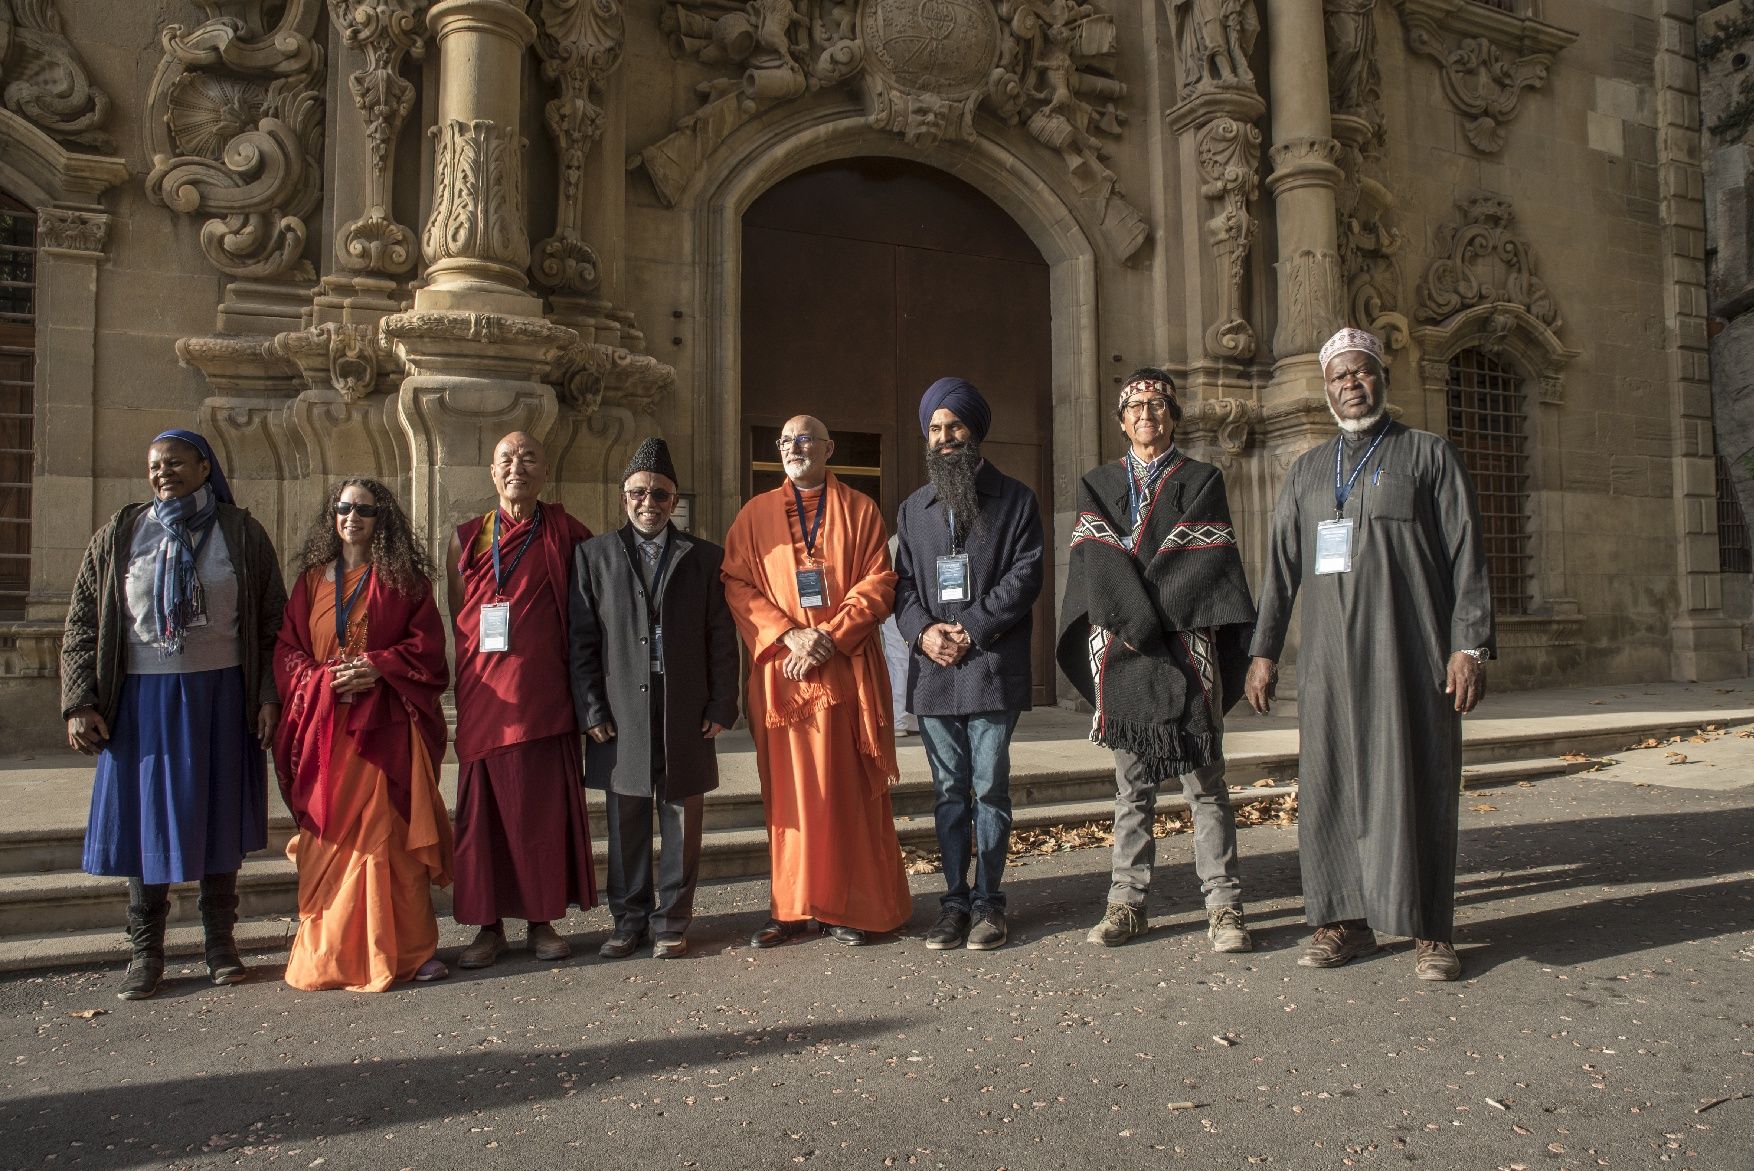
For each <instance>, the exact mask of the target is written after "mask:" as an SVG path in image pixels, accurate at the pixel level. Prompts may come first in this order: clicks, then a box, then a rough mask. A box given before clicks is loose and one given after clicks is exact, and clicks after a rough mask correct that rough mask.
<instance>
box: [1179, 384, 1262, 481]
mask: <svg viewBox="0 0 1754 1171" xmlns="http://www.w3.org/2000/svg"><path fill="white" fill-rule="evenodd" d="M1263 417H1264V416H1263V413H1262V410H1261V404H1260V403H1257V402H1252V401H1250V400H1248V399H1240V398H1209V399H1201V400H1199V401H1198V402H1194V403H1190V404H1188V407H1187V409H1186V410H1185V411H1184V412H1183V413H1182V421H1181V423H1180V425H1179V426H1178V427H1177V429H1176V438H1177V441H1178V442H1180V443H1182V444H1183V445H1184V446H1201V445H1206V444H1210V445H1213V446H1215V447H1217V448H1218V450H1219V452H1220V461H1221V463H1222V464H1223V466H1225V467H1227V468H1228V467H1229V466H1230V465H1232V464H1234V463H1235V462H1236V460H1237V459H1238V458H1239V457H1240V456H1241V455H1242V453H1243V451H1244V449H1245V448H1247V447H1248V442H1249V435H1250V433H1251V432H1252V431H1253V430H1254V429H1255V428H1256V427H1258V426H1260V424H1261V421H1262V419H1263Z"/></svg>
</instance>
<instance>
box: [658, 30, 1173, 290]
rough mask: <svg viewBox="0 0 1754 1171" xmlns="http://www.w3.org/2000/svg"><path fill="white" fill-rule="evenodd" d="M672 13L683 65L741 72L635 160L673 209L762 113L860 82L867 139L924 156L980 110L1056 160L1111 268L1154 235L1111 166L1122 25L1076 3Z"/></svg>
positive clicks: (963, 135) (1121, 91)
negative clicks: (874, 131) (873, 136)
mask: <svg viewBox="0 0 1754 1171" xmlns="http://www.w3.org/2000/svg"><path fill="white" fill-rule="evenodd" d="M726 8H727V5H725V4H723V3H721V2H720V0H672V2H671V4H670V6H669V7H668V8H667V9H666V10H665V13H664V27H665V28H666V29H667V30H668V31H669V32H670V33H671V36H672V43H673V45H674V47H675V48H676V50H677V51H678V52H679V53H683V54H687V55H691V56H694V57H696V58H697V59H699V60H700V61H701V62H703V63H705V64H708V65H715V66H721V67H722V66H727V65H729V66H736V67H741V69H742V71H743V72H742V75H741V77H739V78H737V79H734V80H733V79H720V80H714V81H710V82H707V83H706V84H705V85H703V86H702V87H701V96H702V97H703V99H704V104H703V105H702V106H701V108H700V109H699V110H697V111H695V112H694V113H692V114H690V115H688V116H686V117H684V118H683V119H681V120H680V121H679V122H678V123H677V125H676V129H675V131H674V132H672V133H671V134H670V135H668V136H667V137H666V138H664V139H663V140H661V141H660V142H657V143H655V144H653V145H652V146H649V147H647V148H646V149H645V150H643V151H641V152H640V153H639V154H638V155H635V156H634V157H632V158H630V159H629V160H628V167H629V169H633V168H636V167H644V168H645V170H646V172H647V174H648V175H650V176H651V179H652V183H653V186H654V187H655V188H656V189H657V192H658V197H659V198H660V199H661V200H663V202H664V203H665V204H667V205H670V206H674V205H675V204H676V203H677V202H678V201H679V200H680V199H681V198H682V197H683V195H684V193H685V192H686V190H687V187H688V185H689V183H690V181H691V180H692V179H693V177H694V175H695V173H696V172H697V171H698V170H699V168H700V166H701V164H702V163H703V162H704V161H705V159H706V158H707V156H708V155H709V154H711V153H712V151H713V150H714V149H715V148H716V147H717V146H718V145H719V144H720V143H721V142H723V141H724V140H725V139H726V138H727V137H728V136H729V135H730V134H731V133H732V132H733V131H735V130H736V129H737V128H738V127H739V126H741V125H743V123H745V122H746V121H748V120H749V119H750V118H752V117H754V116H755V114H756V113H757V112H759V111H760V110H761V109H763V108H765V107H768V106H772V105H774V104H777V103H780V102H784V101H790V100H792V99H795V98H798V97H800V96H802V95H803V94H804V93H805V92H807V91H810V90H817V89H822V88H826V87H831V86H835V85H839V84H842V83H844V82H848V81H857V82H858V84H859V85H860V87H861V89H862V92H863V94H864V98H865V110H866V118H867V121H868V122H869V123H870V125H871V126H873V127H875V128H878V129H882V130H887V131H890V132H891V133H894V134H896V135H899V136H900V137H901V138H903V139H905V140H906V141H907V142H908V143H909V144H910V145H912V146H916V147H920V148H922V149H924V148H928V147H931V146H935V145H936V144H938V143H939V142H958V141H961V142H969V141H973V140H974V138H975V135H976V134H977V133H978V129H977V124H976V120H975V112H976V111H977V110H985V111H986V112H988V113H990V114H992V115H993V116H994V117H996V118H998V119H999V120H1001V121H1002V122H1004V123H1007V124H1010V125H1016V126H1021V127H1022V128H1023V129H1024V131H1025V132H1026V133H1027V134H1028V135H1029V136H1030V137H1031V138H1033V139H1034V140H1035V141H1036V142H1038V143H1040V144H1042V145H1044V146H1046V147H1048V148H1049V149H1051V150H1053V151H1055V152H1056V153H1057V154H1058V155H1059V156H1060V159H1061V162H1062V164H1063V165H1064V166H1065V168H1066V171H1067V174H1068V175H1069V176H1070V178H1071V181H1072V184H1073V186H1074V187H1075V188H1076V189H1077V190H1078V192H1079V194H1080V195H1081V196H1082V197H1083V199H1084V201H1085V204H1086V206H1087V209H1088V211H1089V212H1090V214H1091V217H1092V218H1093V219H1094V220H1095V221H1096V222H1097V223H1098V224H1099V225H1100V230H1101V232H1102V234H1103V236H1104V238H1105V239H1107V241H1108V243H1109V245H1110V247H1111V248H1112V249H1113V250H1114V252H1115V254H1116V255H1118V256H1119V257H1120V258H1121V259H1123V260H1125V259H1127V258H1130V257H1131V256H1133V255H1134V254H1135V253H1136V252H1138V250H1139V249H1140V247H1141V246H1143V244H1144V242H1145V239H1146V237H1147V236H1148V235H1149V234H1150V232H1149V229H1148V228H1147V226H1146V225H1145V222H1144V219H1143V217H1142V216H1140V214H1139V212H1138V211H1137V210H1136V209H1135V208H1133V207H1132V205H1131V204H1129V203H1128V202H1127V201H1126V199H1125V197H1124V193H1123V192H1122V190H1121V187H1120V183H1119V181H1118V180H1117V179H1116V177H1115V174H1114V172H1113V171H1112V170H1110V169H1109V168H1108V166H1107V165H1106V164H1105V162H1104V161H1103V160H1104V158H1105V154H1106V151H1105V148H1104V146H1103V140H1104V139H1105V138H1112V137H1117V136H1119V134H1120V133H1121V127H1122V124H1123V122H1124V120H1125V118H1124V115H1123V114H1122V113H1121V112H1120V111H1119V110H1117V109H1116V108H1115V103H1116V102H1117V101H1118V100H1119V99H1121V98H1123V97H1124V96H1125V95H1126V92H1127V88H1126V86H1125V85H1123V84H1121V83H1120V82H1119V81H1117V80H1116V79H1115V78H1113V77H1112V76H1110V75H1108V74H1107V73H1105V72H1103V71H1102V70H1101V68H1099V63H1106V62H1108V61H1109V60H1111V59H1112V58H1113V56H1114V53H1115V25H1114V19H1113V17H1111V16H1108V15H1106V14H1103V13H1098V12H1096V11H1095V9H1094V8H1093V7H1092V6H1091V5H1088V4H1078V3H1074V2H1073V0H749V2H748V3H746V4H744V5H743V6H742V7H741V8H735V7H733V8H731V10H730V11H726Z"/></svg>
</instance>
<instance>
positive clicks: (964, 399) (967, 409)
mask: <svg viewBox="0 0 1754 1171" xmlns="http://www.w3.org/2000/svg"><path fill="white" fill-rule="evenodd" d="M940 407H943V408H946V409H947V410H949V412H950V413H951V414H953V415H955V416H956V417H957V418H958V419H961V420H962V421H963V422H964V423H967V424H968V429H969V430H970V431H972V432H974V441H975V442H976V443H980V442H981V441H983V440H984V439H986V437H987V429H988V428H990V427H991V426H992V425H993V408H992V407H989V406H988V405H987V400H986V399H984V398H982V397H981V392H980V391H978V390H976V389H975V388H974V384H973V383H972V382H969V381H967V380H966V379H962V378H940V379H939V380H938V381H936V382H934V383H932V385H930V386H928V387H926V393H925V394H924V395H923V396H921V398H920V434H921V435H926V436H930V435H931V430H932V416H933V415H935V414H937V413H938V409H939V408H940Z"/></svg>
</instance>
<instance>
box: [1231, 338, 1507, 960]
mask: <svg viewBox="0 0 1754 1171" xmlns="http://www.w3.org/2000/svg"><path fill="white" fill-rule="evenodd" d="M1320 356H1321V363H1322V377H1323V379H1324V381H1325V383H1326V389H1327V400H1328V410H1329V411H1331V412H1332V413H1333V416H1334V421H1335V422H1336V423H1338V424H1339V427H1340V433H1339V434H1338V435H1336V436H1335V437H1334V438H1333V439H1332V440H1331V441H1329V442H1327V443H1324V444H1322V445H1321V446H1320V447H1317V448H1316V449H1315V450H1313V451H1310V452H1308V453H1306V454H1305V455H1303V456H1302V457H1301V458H1299V459H1298V461H1297V462H1296V463H1294V464H1293V465H1291V470H1290V472H1289V473H1288V474H1287V477H1286V480H1285V486H1284V488H1283V490H1282V491H1281V492H1280V494H1279V502H1278V504H1277V505H1276V506H1275V507H1274V509H1273V532H1272V539H1271V543H1270V547H1269V550H1268V560H1267V568H1266V575H1265V579H1264V581H1263V582H1262V588H1261V599H1260V618H1259V621H1258V622H1257V624H1256V627H1255V636H1254V642H1253V645H1252V646H1251V647H1250V654H1251V656H1252V661H1251V663H1250V666H1249V673H1248V680H1247V683H1246V685H1245V694H1246V695H1247V698H1248V701H1249V704H1250V705H1251V706H1252V707H1253V708H1254V709H1255V710H1256V711H1258V712H1263V713H1264V712H1266V711H1267V710H1268V708H1269V707H1270V705H1271V703H1272V700H1273V691H1274V684H1275V681H1276V680H1277V678H1278V669H1277V666H1276V664H1277V661H1278V659H1279V657H1280V654H1281V652H1282V651H1283V649H1284V646H1285V637H1286V631H1287V628H1288V627H1289V625H1290V622H1291V605H1292V602H1293V601H1294V600H1295V599H1296V597H1297V594H1298V592H1299V590H1300V589H1301V591H1302V594H1303V627H1302V643H1301V647H1300V650H1299V652H1298V697H1297V699H1298V720H1299V723H1300V725H1301V749H1300V754H1301V760H1300V764H1299V777H1300V780H1301V796H1300V800H1299V821H1300V826H1299V831H1298V833H1299V843H1300V852H1301V860H1302V868H1303V893H1304V905H1305V914H1306V917H1307V918H1308V919H1309V921H1310V922H1311V923H1312V924H1314V925H1315V926H1316V932H1315V938H1314V939H1313V940H1312V941H1311V943H1310V946H1309V948H1308V949H1307V950H1306V951H1305V952H1304V953H1303V955H1302V956H1301V957H1299V959H1298V963H1300V964H1302V965H1304V966H1305V967H1314V968H1332V967H1339V966H1340V965H1342V964H1344V963H1346V962H1347V961H1349V960H1351V959H1353V958H1355V957H1357V956H1362V955H1368V954H1371V953H1373V952H1375V951H1376V950H1377V949H1378V944H1377V941H1376V936H1375V933H1374V931H1373V929H1375V930H1380V931H1384V932H1387V933H1390V934H1393V935H1399V936H1409V937H1411V938H1412V939H1414V940H1415V947H1414V955H1415V964H1414V971H1415V974H1416V975H1417V976H1418V977H1419V978H1420V979H1421V980H1454V979H1456V978H1457V977H1459V976H1460V975H1461V970H1462V969H1461V960H1460V958H1459V957H1458V956H1457V954H1456V951H1455V947H1454V940H1453V934H1454V924H1455V879H1456V837H1457V832H1456V827H1457V804H1458V799H1459V796H1460V792H1461V772H1462V716H1463V715H1464V714H1466V713H1467V712H1469V711H1471V710H1473V708H1474V705H1475V704H1477V703H1478V702H1479V701H1480V699H1481V697H1482V696H1483V695H1484V694H1485V691H1486V678H1485V662H1486V660H1487V659H1489V658H1492V657H1493V656H1494V654H1495V650H1494V647H1495V641H1494V634H1493V623H1492V591H1491V586H1490V583H1489V579H1488V577H1487V571H1486V554H1485V551H1484V549H1483V547H1482V545H1481V541H1480V517H1479V513H1478V510H1477V508H1476V505H1475V499H1474V485H1473V482H1472V481H1471V480H1470V479H1469V478H1468V472H1467V469H1466V468H1465V467H1464V466H1463V464H1462V459H1461V456H1460V454H1458V453H1457V451H1456V449H1455V448H1454V447H1452V446H1451V445H1450V443H1449V441H1448V440H1447V439H1444V438H1442V437H1441V436H1438V435H1433V434H1431V433H1429V432H1426V431H1416V430H1414V429H1413V428H1411V427H1407V426H1404V425H1402V424H1401V423H1397V422H1395V421H1394V420H1393V419H1391V418H1389V417H1388V411H1387V400H1388V388H1389V372H1388V368H1387V366H1386V365H1385V363H1384V360H1383V345H1382V341H1381V340H1380V339H1379V338H1377V337H1376V336H1375V335H1374V334H1371V333H1369V332H1367V331H1365V330H1362V329H1342V330H1340V331H1339V332H1338V333H1336V334H1335V335H1334V336H1333V337H1332V338H1330V339H1328V342H1327V344H1326V345H1324V346H1323V347H1322V349H1321V355H1320Z"/></svg>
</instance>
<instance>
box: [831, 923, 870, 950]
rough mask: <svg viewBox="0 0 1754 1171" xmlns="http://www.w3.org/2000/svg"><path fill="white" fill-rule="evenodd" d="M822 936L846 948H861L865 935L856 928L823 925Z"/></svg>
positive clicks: (832, 924)
mask: <svg viewBox="0 0 1754 1171" xmlns="http://www.w3.org/2000/svg"><path fill="white" fill-rule="evenodd" d="M822 934H824V935H826V936H828V937H829V938H830V939H832V940H834V941H835V942H836V943H844V944H846V945H847V946H848V947H862V946H863V945H864V943H865V933H864V932H863V931H860V930H859V929H858V928H857V927H842V926H840V925H838V924H835V923H824V924H823V925H822Z"/></svg>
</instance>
